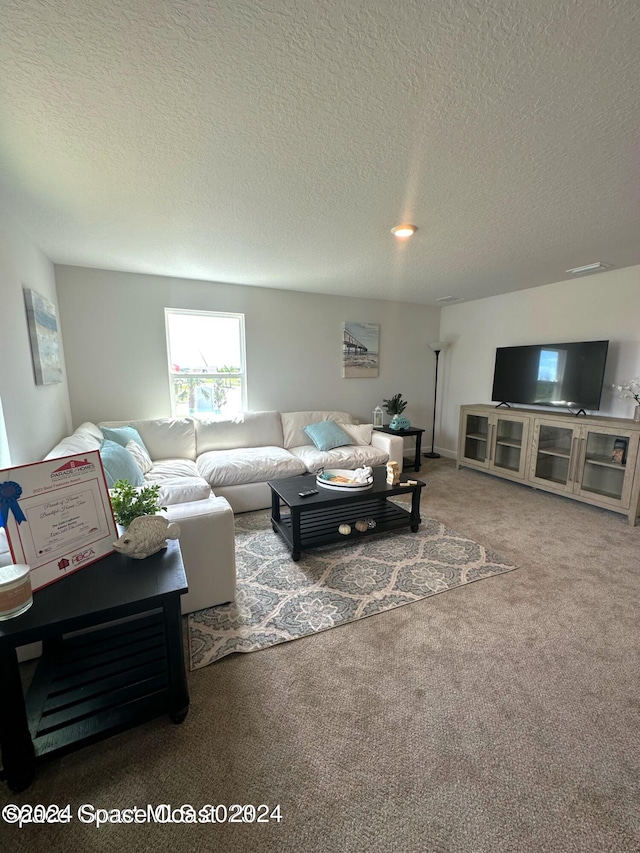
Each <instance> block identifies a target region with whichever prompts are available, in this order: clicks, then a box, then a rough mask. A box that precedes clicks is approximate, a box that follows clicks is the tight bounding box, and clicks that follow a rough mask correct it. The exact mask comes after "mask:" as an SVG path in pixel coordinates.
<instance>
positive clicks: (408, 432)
mask: <svg viewBox="0 0 640 853" xmlns="http://www.w3.org/2000/svg"><path fill="white" fill-rule="evenodd" d="M374 429H375V430H377V432H386V433H388V434H389V435H399V436H400V438H409V437H411V436H413V437H414V438H415V440H416V452H415V455H414V457H413V470H414V471H419V470H420V465H421V462H420V455H421V450H422V433H423V432H424V430H423V429H420V427H408V428H407V429H391V427H388V426H383V427H374ZM409 464H411V462H410V463H409Z"/></svg>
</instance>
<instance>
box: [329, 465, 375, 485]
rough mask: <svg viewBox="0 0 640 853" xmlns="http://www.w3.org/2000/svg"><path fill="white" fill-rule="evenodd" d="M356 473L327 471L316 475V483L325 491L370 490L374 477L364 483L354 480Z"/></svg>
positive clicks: (332, 469)
mask: <svg viewBox="0 0 640 853" xmlns="http://www.w3.org/2000/svg"><path fill="white" fill-rule="evenodd" d="M353 475H354V472H353V471H348V470H346V469H344V468H331V469H326V470H325V471H323V472H322V473H321V474H316V483H318V485H320V486H323V487H324V488H325V489H370V488H371V486H372V485H373V477H367V479H366V480H365V481H364V482H362V481H361V480H356V479H354V476H353Z"/></svg>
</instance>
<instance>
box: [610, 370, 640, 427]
mask: <svg viewBox="0 0 640 853" xmlns="http://www.w3.org/2000/svg"><path fill="white" fill-rule="evenodd" d="M611 387H612V388H615V390H616V391H620V397H619V399H620V400H635V401H636V407H635V409H634V410H633V420H634V422H635V423H637V424H638V423H640V376H634V377H633V379H630V380H629V381H628V382H623V383H622V385H612V386H611Z"/></svg>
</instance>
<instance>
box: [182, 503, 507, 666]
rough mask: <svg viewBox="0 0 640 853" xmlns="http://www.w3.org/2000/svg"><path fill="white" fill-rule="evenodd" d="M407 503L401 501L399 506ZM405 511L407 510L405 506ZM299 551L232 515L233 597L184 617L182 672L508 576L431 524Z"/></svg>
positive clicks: (259, 518) (256, 515)
mask: <svg viewBox="0 0 640 853" xmlns="http://www.w3.org/2000/svg"><path fill="white" fill-rule="evenodd" d="M407 504H409V501H407ZM406 509H407V511H408V510H409V505H407V507H406ZM351 535H352V536H353V537H354V538H353V541H351V542H349V543H348V544H347V543H339V544H333V545H325V546H324V547H321V548H314V549H311V550H309V551H304V552H303V553H302V556H301V559H300V560H299V562H294V561H293V560H292V559H291V552H290V550H289V548H288V547H287V546H286V545H285V543H284V542H283V540H282V538H281V537H280V536H278V535H276V534H275V533H274V532H273V530H272V529H271V513H270V512H269V511H265V512H248V513H244V514H242V515H239V516H237V517H236V522H235V537H236V571H237V586H236V599H235V601H233V602H230V603H229V604H223V605H220V606H218V607H210V608H208V609H207V610H200V611H199V612H197V613H192V614H190V616H189V620H188V626H189V658H190V667H191V669H198V668H200V667H202V666H208V665H209V664H212V663H215V662H216V661H217V660H220V658H223V657H226V655H230V654H233V653H234V652H254V651H259V650H260V649H266V648H269V647H270V646H275V645H278V644H279V643H286V642H289V641H291V640H298V639H300V637H306V636H309V635H310V634H317V633H319V632H320V631H327V630H329V629H331V628H338V627H340V626H341V625H345V624H346V623H347V622H355V621H356V620H357V619H364V618H366V617H369V616H375V615H377V614H378V613H382V612H383V611H384V610H391V609H392V608H393V607H402V606H404V605H406V604H413V603H414V602H416V601H419V600H420V599H421V598H426V597H427V596H429V595H436V594H438V593H442V592H447V590H450V589H455V587H458V586H462V585H464V584H468V583H473V582H474V581H478V580H483V579H485V578H489V577H492V576H493V575H498V574H502V573H503V572H509V571H511V570H512V569H514V568H515V567H514V566H509V565H507V564H506V563H505V562H504V560H502V559H501V558H500V557H499V556H498V555H497V554H494V553H493V552H492V551H489V550H487V549H486V548H485V547H484V546H483V545H479V544H478V543H477V542H473V541H472V540H471V539H467V538H466V537H465V536H461V535H460V534H459V533H458V532H456V531H455V530H452V529H451V528H449V527H445V525H444V524H441V523H440V522H439V521H436V520H435V519H433V518H423V519H422V523H421V524H420V527H419V529H418V531H417V532H416V533H412V532H411V531H410V530H409V529H408V528H407V529H405V530H398V531H396V532H395V533H389V534H380V535H377V536H363V535H362V534H361V533H359V532H358V531H357V530H353V531H352V533H351Z"/></svg>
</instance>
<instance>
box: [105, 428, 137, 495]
mask: <svg viewBox="0 0 640 853" xmlns="http://www.w3.org/2000/svg"><path fill="white" fill-rule="evenodd" d="M100 458H101V459H102V467H103V468H104V473H105V477H106V478H107V486H108V487H109V488H110V489H112V488H113V487H114V485H115V482H116V480H128V481H129V482H130V483H131V485H132V486H141V485H142V484H143V483H144V477H143V476H142V471H141V470H140V468H138V465H137V464H136V460H135V459H134V458H133V456H132V455H131V454H130V453H129V451H128V450H126V449H125V448H124V447H123V446H122V445H121V444H118V443H117V442H116V441H109V439H105V440H104V441H103V442H102V445H101V447H100Z"/></svg>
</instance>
